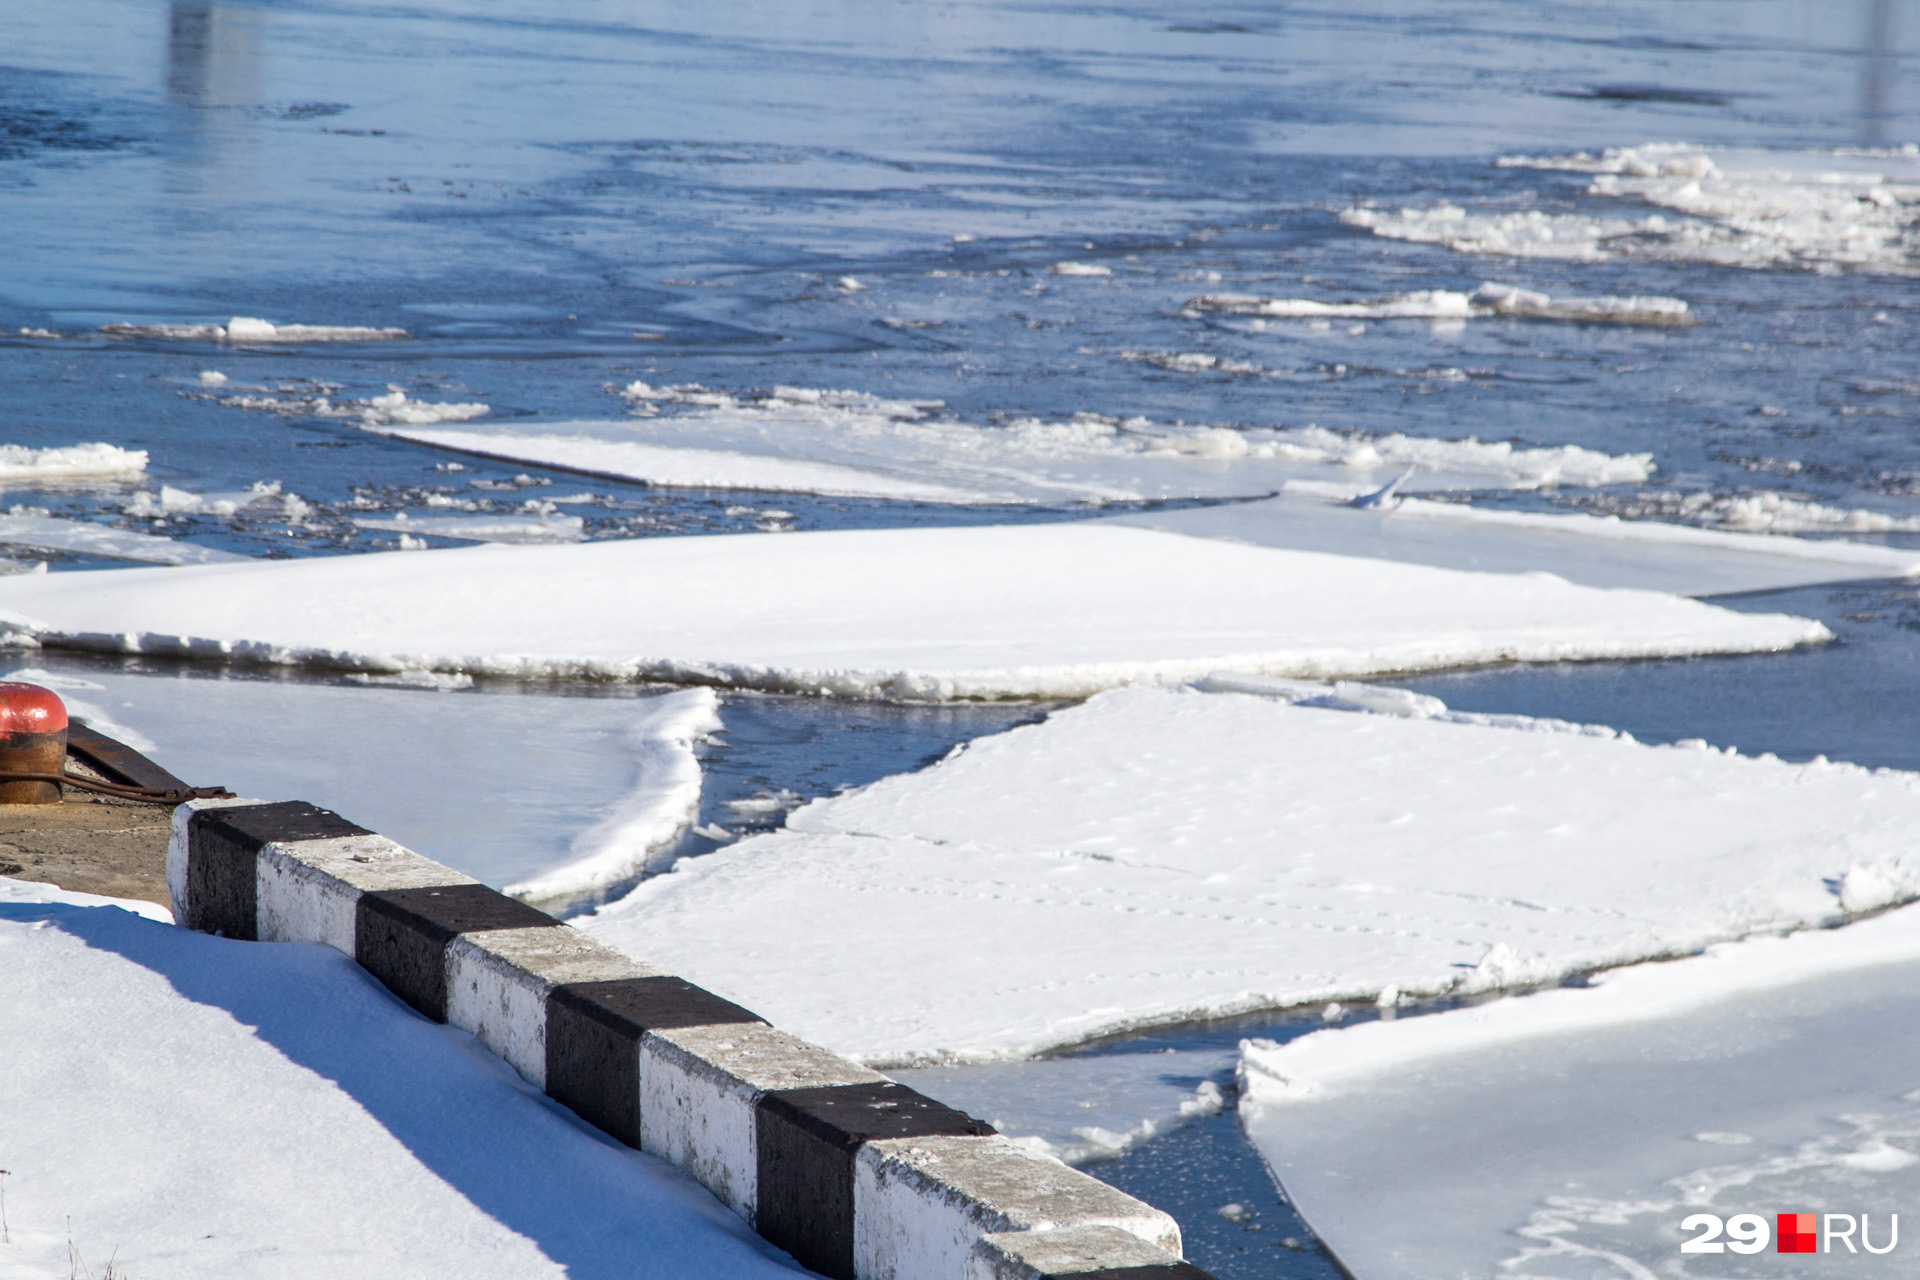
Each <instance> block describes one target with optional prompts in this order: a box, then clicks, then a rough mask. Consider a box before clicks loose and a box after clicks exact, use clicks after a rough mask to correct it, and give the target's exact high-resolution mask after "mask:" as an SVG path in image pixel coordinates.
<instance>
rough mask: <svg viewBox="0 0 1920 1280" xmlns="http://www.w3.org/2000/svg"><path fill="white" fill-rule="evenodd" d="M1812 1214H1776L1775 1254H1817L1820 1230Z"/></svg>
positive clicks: (1815, 1215) (1815, 1216)
mask: <svg viewBox="0 0 1920 1280" xmlns="http://www.w3.org/2000/svg"><path fill="white" fill-rule="evenodd" d="M1818 1216H1819V1215H1817V1214H1812V1213H1781V1214H1775V1215H1774V1217H1775V1230H1774V1233H1773V1234H1774V1238H1775V1241H1776V1243H1775V1246H1774V1248H1775V1252H1778V1253H1817V1252H1818V1249H1817V1248H1816V1247H1815V1239H1814V1238H1815V1236H1816V1234H1817V1233H1818V1228H1817V1227H1815V1226H1814V1220H1815V1219H1816V1218H1817V1217H1818Z"/></svg>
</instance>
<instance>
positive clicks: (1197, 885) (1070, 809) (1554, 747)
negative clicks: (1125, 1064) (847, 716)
mask: <svg viewBox="0 0 1920 1280" xmlns="http://www.w3.org/2000/svg"><path fill="white" fill-rule="evenodd" d="M1453 714H1454V713H1450V712H1449V713H1446V714H1445V715H1433V716H1401V715H1393V714H1388V715H1381V714H1369V713H1355V712H1351V711H1341V710H1334V709H1331V708H1328V707H1315V706H1312V705H1310V704H1308V705H1294V704H1290V703H1288V702H1285V701H1281V700H1277V699H1271V698H1265V697H1250V696H1246V695H1244V694H1231V693H1224V694H1202V693H1193V692H1180V691H1173V690H1147V689H1134V690H1122V691H1117V692H1113V693H1106V694H1101V695H1099V696H1098V697H1095V698H1093V699H1092V700H1090V701H1089V702H1087V703H1086V704H1084V705H1082V706H1079V707H1075V708H1071V709H1068V710H1065V711H1060V712H1056V713H1055V714H1054V715H1053V716H1052V717H1051V718H1049V719H1048V720H1047V721H1046V722H1045V723H1043V724H1039V725H1031V726H1026V727H1023V728H1019V729H1014V730H1012V731H1010V732H1007V733H1004V734H1000V735H997V736H995V737H989V738H979V739H975V740H974V741H973V742H971V743H970V744H968V746H967V747H966V748H965V749H964V750H963V751H960V752H957V753H955V754H953V755H952V756H949V757H948V758H947V759H946V760H944V761H942V762H941V763H939V764H936V765H934V766H932V767H930V768H928V769H926V770H923V771H921V772H919V773H915V774H908V775H903V776H899V777H894V778H889V779H885V780H883V781H881V782H878V783H875V784H873V785H871V786H869V787H866V788H864V789H862V790H859V791H854V792H849V793H847V794H845V795H841V796H836V797H831V798H827V799H822V800H815V801H813V802H812V803H811V804H808V805H806V806H804V807H802V808H800V809H799V810H797V811H795V812H794V813H793V814H792V815H791V816H790V817H789V818H788V821H787V826H786V829H785V830H783V831H778V832H774V833H770V834H766V835H761V836H756V837H752V838H750V839H747V840H743V841H741V842H740V843H738V844H735V845H732V846H730V847H729V848H727V849H724V850H721V851H719V852H716V853H713V854H709V855H706V856H703V857H701V858H697V859H690V860H687V861H684V862H682V863H680V864H679V865H678V866H677V867H676V868H675V869H674V870H673V871H672V872H671V873H670V874H667V875H664V876H659V877H656V878H655V879H653V880H650V881H647V882H645V883H643V884H642V885H641V886H640V887H639V888H638V889H636V890H635V891H634V892H633V894H631V895H630V896H629V897H627V898H626V899H623V900H622V901H620V902H618V903H616V904H613V905H612V906H609V907H605V908H602V909H601V911H600V912H599V913H598V914H597V915H595V916H593V917H591V918H589V919H588V920H587V921H586V927H587V928H588V929H590V930H592V931H593V932H595V933H597V934H598V935H600V936H601V937H603V938H606V939H607V940H609V941H612V942H614V943H616V944H619V945H625V946H628V947H630V948H633V949H635V950H636V951H639V950H646V951H647V954H649V955H650V956H653V957H655V958H656V962H658V963H663V964H666V965H668V966H670V967H672V968H673V970H674V971H675V972H677V973H681V974H684V975H686V976H687V977H688V978H690V979H692V980H694V981H698V982H702V983H704V984H706V985H709V986H712V987H713V988H714V989H716V990H719V991H721V992H724V993H726V994H727V995H728V996H729V997H730V998H733V999H738V1000H742V1001H746V1002H751V1003H752V1005H753V1007H755V1008H756V1009H758V1010H760V1011H761V1012H763V1013H765V1014H766V1015H767V1016H768V1017H770V1018H772V1019H773V1020H774V1021H776V1022H777V1023H778V1024H779V1025H781V1026H786V1027H791V1028H792V1029H793V1030H795V1031H796V1032H798V1033H799V1034H802V1035H806V1036H809V1037H811V1038H814V1039H816V1040H819V1041H821V1042H822V1043H825V1044H827V1045H829V1046H832V1047H834V1048H836V1049H838V1050H840V1051H842V1052H847V1053H852V1054H855V1055H858V1056H861V1057H865V1058H867V1059H869V1060H873V1061H876V1062H898V1061H909V1060H913V1059H915V1058H924V1057H941V1056H948V1057H954V1058H962V1059H965V1058H987V1057H995V1056H1005V1057H1019V1056H1023V1055H1027V1054H1030V1053H1033V1052H1036V1051H1039V1050H1042V1049H1045V1048H1048V1047H1051V1046H1058V1045H1062V1044H1070V1043H1073V1042H1076V1041H1079V1040H1082V1039H1086V1038H1090V1037H1094V1036H1098V1035H1102V1034H1107V1033H1111V1032H1115V1031H1119V1030H1123V1029H1126V1028H1128V1027H1135V1026H1140V1025H1145V1024H1151V1023H1154V1022H1164V1021H1177V1020H1185V1019H1190V1018H1194V1017H1200V1016H1210V1015H1223V1014H1230V1013H1234V1012H1239V1011H1243V1010H1247V1009H1254V1008H1262V1007H1313V1006H1316V1005H1325V1004H1326V1003H1328V1002H1330V1001H1332V1002H1338V1003H1340V1004H1342V1005H1361V1004H1374V1003H1376V1002H1377V1001H1378V1000H1379V999H1380V996H1381V993H1382V992H1384V991H1386V990H1388V989H1389V988H1391V989H1393V991H1394V993H1395V1000H1396V1002H1397V1001H1398V1000H1399V999H1401V998H1403V997H1404V996H1409V995H1411V996H1434V995H1442V994H1467V993H1475V992H1485V991H1491V990H1496V989H1502V988H1508V987H1527V986H1533V985H1537V984H1540V983H1543V982H1552V981H1555V980H1558V979H1560V978H1562V977H1564V976H1566V975H1568V974H1574V973H1580V972H1585V971H1589V970H1593V969H1597V968H1602V967H1605V966H1608V965H1617V964H1620V963H1623V962H1629V961H1634V960H1638V959H1643V958H1648V957H1660V956H1670V955H1684V954H1687V953H1689V952H1691V951H1694V950H1696V949H1697V948H1700V947H1703V946H1707V945H1710V944H1713V943H1715V942H1717V941H1720V940H1724V939H1731V938H1741V937H1746V936H1749V935H1752V934H1755V933H1765V932H1769V931H1775V930H1782V929H1792V928H1800V927H1805V926H1810V925H1819V924H1824V923H1828V922H1831V921H1834V920H1838V919H1844V918H1846V916H1847V915H1848V913H1849V911H1850V910H1851V909H1850V907H1849V905H1848V901H1847V897H1846V890H1845V888H1844V880H1843V877H1846V876H1847V875H1849V874H1852V873H1851V870H1850V869H1851V868H1854V867H1859V866H1869V867H1881V868H1885V869H1886V872H1885V876H1886V879H1885V880H1883V881H1882V882H1881V883H1898V884H1901V885H1904V886H1906V887H1905V888H1903V889H1900V890H1896V891H1895V892H1899V893H1904V894H1907V895H1911V894H1912V892H1913V891H1914V890H1913V885H1914V884H1915V879H1914V877H1915V874H1916V873H1917V872H1920V857H1917V856H1916V854H1915V853H1914V851H1913V845H1912V840H1911V837H1910V832H1911V830H1912V828H1913V825H1914V823H1915V822H1916V821H1917V820H1920V775H1914V774H1907V773H1896V772H1890V771H1887V770H1867V769H1862V768H1857V767H1854V766H1850V765H1836V764H1830V763H1827V762H1825V761H1816V762H1814V763H1811V764H1803V765H1796V764H1786V763H1783V762H1781V761H1779V760H1777V759H1774V758H1772V757H1760V758H1757V759H1756V758H1747V757H1742V756H1737V755H1733V754H1730V753H1722V752H1714V751H1690V750H1685V749H1679V748H1673V747H1651V746H1645V745H1642V744H1640V743H1637V742H1635V741H1633V740H1632V739H1631V738H1627V737H1624V736H1619V735H1615V734H1613V733H1611V732H1606V733H1604V734H1598V733H1588V732H1583V731H1581V730H1580V729H1579V728H1578V727H1575V726H1568V725H1564V724H1560V723H1558V722H1549V723H1547V724H1545V725H1535V724H1533V723H1530V722H1528V721H1527V720H1526V719H1525V718H1523V717H1512V718H1509V719H1507V720H1504V721H1502V722H1500V723H1498V724H1487V723H1484V722H1482V723H1474V722H1473V721H1472V720H1471V719H1470V718H1461V719H1455V718H1453ZM1536 728H1538V729H1544V730H1546V732H1532V731H1529V730H1532V729H1536ZM1860 879H1861V881H1862V883H1863V884H1864V883H1865V877H1860ZM1885 896H1886V894H1885V893H1884V892H1882V893H1876V894H1872V895H1867V896H1864V897H1863V898H1862V900H1861V901H1862V902H1863V903H1865V902H1869V901H1870V902H1872V903H1873V904H1874V905H1876V906H1877V905H1878V904H1879V902H1880V901H1881V900H1882V899H1884V898H1885ZM856 915H857V916H858V918H859V919H860V920H861V921H862V936H863V939H864V943H865V945H864V946H863V947H861V948H859V949H857V950H856V951H854V952H845V951H844V949H838V948H836V947H834V946H833V945H832V944H831V943H830V941H829V940H827V939H825V938H824V937H817V936H816V935H815V931H813V930H812V929H811V926H810V925H808V924H807V923H806V922H808V921H813V920H819V919H831V918H848V917H851V916H856ZM874 955H884V956H886V957H887V963H886V965H884V966H875V965H874V964H873V963H872V957H873V956H874ZM775 956H778V957H780V958H781V959H780V961H779V963H775V962H774V959H773V957H775ZM856 992H857V993H859V995H858V997H857V998H856V996H855V994H854V993H856ZM1530 999H1531V998H1530ZM1514 1003H1515V1004H1516V1005H1524V1004H1527V1003H1528V1002H1527V1001H1519V1002H1514ZM1421 1021H1425V1020H1421ZM1340 1034H1345V1033H1344V1032H1343V1033H1340ZM1289 1074H1290V1075H1293V1074H1299V1075H1303V1076H1306V1077H1307V1078H1310V1079H1312V1080H1314V1081H1316V1082H1322V1077H1321V1076H1319V1075H1316V1074H1313V1073H1289ZM1701 1127H1704V1126H1701V1125H1695V1126H1693V1128H1695V1129H1698V1128H1701ZM1727 1127H1737V1126H1727Z"/></svg>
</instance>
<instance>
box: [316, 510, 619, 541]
mask: <svg viewBox="0 0 1920 1280" xmlns="http://www.w3.org/2000/svg"><path fill="white" fill-rule="evenodd" d="M353 522H354V524H356V525H358V526H359V527H360V528H362V529H381V530H384V531H386V532H388V533H401V534H414V535H431V536H432V537H436V538H462V539H465V540H466V541H468V542H507V543H537V542H579V541H580V540H581V539H583V538H585V537H586V536H587V535H586V524H587V522H586V520H585V519H583V518H582V517H580V516H555V515H526V516H414V515H409V514H408V513H406V512H404V511H403V512H400V513H399V514H397V515H394V516H391V517H381V516H355V517H354V518H353Z"/></svg>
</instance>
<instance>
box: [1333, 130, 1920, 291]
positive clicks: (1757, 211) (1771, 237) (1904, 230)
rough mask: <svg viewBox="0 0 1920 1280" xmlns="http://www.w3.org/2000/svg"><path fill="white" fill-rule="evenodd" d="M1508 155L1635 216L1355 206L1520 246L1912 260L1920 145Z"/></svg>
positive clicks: (1902, 268)
mask: <svg viewBox="0 0 1920 1280" xmlns="http://www.w3.org/2000/svg"><path fill="white" fill-rule="evenodd" d="M1497 163H1498V164H1500V165H1501V166H1503V167H1508V168H1524V169H1537V170H1547V171H1564V172H1571V173H1584V174H1590V175H1592V176H1591V180H1590V181H1589V183H1588V185H1587V187H1586V194H1587V195H1589V196H1592V197H1596V198H1600V199H1606V200H1618V201H1622V202H1631V203H1637V204H1640V205H1643V206H1652V207H1653V208H1654V209H1655V210H1657V212H1651V213H1646V214H1643V215H1640V216H1637V217H1636V216H1606V215H1594V214H1590V213H1585V212H1579V213H1562V212H1551V213H1550V212H1546V211H1544V210H1540V209H1528V210H1522V211H1515V212H1493V211H1477V210H1469V209H1466V208H1463V207H1461V206H1460V205H1456V204H1451V203H1446V202H1442V203H1440V204H1436V205H1431V206H1427V207H1425V208H1413V207H1408V208H1401V209H1398V210H1393V209H1379V208H1355V209H1348V210H1346V211H1344V212H1343V213H1342V214H1341V215H1340V219H1341V221H1342V222H1345V223H1346V224H1348V225H1349V226H1355V227H1364V228H1366V229H1367V230H1369V231H1371V232H1372V233H1373V234H1375V235H1378V236H1385V237H1388V238H1390V239H1396V240H1412V241H1419V242H1423V243H1429V244H1439V245H1445V246H1446V247H1448V248H1451V249H1456V250H1459V251H1462V252H1466V253H1498V254H1509V255H1513V256H1516V257H1539V258H1572V259H1578V260H1586V261H1602V260H1605V259H1609V258H1616V257H1628V258H1655V259H1664V260H1670V261H1682V262H1711V263H1719V264H1722V265H1727V266H1741V267H1778V266H1802V267H1811V268H1813V269H1816V270H1826V271H1832V270H1840V269H1852V270H1863V271H1886V272H1896V273H1910V272H1912V271H1914V270H1915V269H1916V268H1920V256H1916V253H1915V250H1914V238H1913V230H1914V224H1915V218H1916V209H1920V148H1916V147H1914V146H1913V145H1911V144H1909V145H1908V146H1906V147H1903V148H1900V149H1898V150H1867V149H1853V148H1849V149H1843V150H1834V151H1763V150H1742V149H1729V148H1717V147H1695V146H1688V145H1686V144H1684V143H1654V144H1648V145H1646V146H1640V147H1619V148H1609V149H1608V150H1606V151H1603V152H1601V153H1600V154H1598V155H1592V154H1588V153H1586V152H1576V153H1574V154H1572V155H1564V156H1510V157H1506V158H1504V159H1502V160H1500V161H1498V162H1497Z"/></svg>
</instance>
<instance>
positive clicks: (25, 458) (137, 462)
mask: <svg viewBox="0 0 1920 1280" xmlns="http://www.w3.org/2000/svg"><path fill="white" fill-rule="evenodd" d="M146 469H147V451H146V450H145V449H122V448H121V447H120V446H118V445H112V444H73V445H63V446H57V447H55V448H51V449H30V448H28V447H27V446H25V445H19V444H0V481H4V482H6V483H9V484H15V483H18V482H21V481H34V480H69V479H83V480H91V479H96V478H98V479H121V478H131V477H134V476H138V475H141V474H143V473H144V472H145V471H146Z"/></svg>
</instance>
